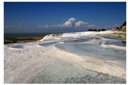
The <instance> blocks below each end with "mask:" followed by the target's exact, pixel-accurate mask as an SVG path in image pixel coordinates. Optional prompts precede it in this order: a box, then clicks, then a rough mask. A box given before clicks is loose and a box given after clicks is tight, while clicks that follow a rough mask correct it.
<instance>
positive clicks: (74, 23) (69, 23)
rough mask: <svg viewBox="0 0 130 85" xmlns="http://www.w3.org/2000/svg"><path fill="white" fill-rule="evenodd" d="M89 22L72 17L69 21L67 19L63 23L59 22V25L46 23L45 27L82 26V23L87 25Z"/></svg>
mask: <svg viewBox="0 0 130 85" xmlns="http://www.w3.org/2000/svg"><path fill="white" fill-rule="evenodd" d="M87 24H88V23H87V22H83V21H77V20H76V19H75V18H70V19H68V21H66V22H65V23H63V24H58V25H50V26H49V25H46V26H44V27H43V28H48V27H49V28H50V27H80V26H82V25H87Z"/></svg>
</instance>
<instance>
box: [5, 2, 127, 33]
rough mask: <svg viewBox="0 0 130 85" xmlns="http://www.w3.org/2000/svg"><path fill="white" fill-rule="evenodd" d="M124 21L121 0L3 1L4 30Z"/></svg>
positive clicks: (110, 24)
mask: <svg viewBox="0 0 130 85" xmlns="http://www.w3.org/2000/svg"><path fill="white" fill-rule="evenodd" d="M125 21H126V3H125V2H4V33H38V32H40V33H42V32H43V33H50V32H52V33H57V32H75V31H87V30H88V29H102V28H104V29H112V28H116V27H120V26H121V25H122V24H123V22H125Z"/></svg>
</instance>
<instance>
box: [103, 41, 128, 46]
mask: <svg viewBox="0 0 130 85" xmlns="http://www.w3.org/2000/svg"><path fill="white" fill-rule="evenodd" d="M105 44H106V45H116V46H122V47H126V44H124V43H123V42H122V41H106V42H105Z"/></svg>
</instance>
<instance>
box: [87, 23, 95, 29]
mask: <svg viewBox="0 0 130 85" xmlns="http://www.w3.org/2000/svg"><path fill="white" fill-rule="evenodd" d="M94 26H95V25H91V24H90V25H88V26H87V27H88V28H91V27H94Z"/></svg>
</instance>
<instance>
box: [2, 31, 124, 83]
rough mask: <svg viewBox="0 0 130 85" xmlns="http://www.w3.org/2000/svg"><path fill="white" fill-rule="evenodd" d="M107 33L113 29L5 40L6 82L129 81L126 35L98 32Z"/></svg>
mask: <svg viewBox="0 0 130 85" xmlns="http://www.w3.org/2000/svg"><path fill="white" fill-rule="evenodd" d="M105 33H108V34H111V33H113V32H111V31H110V32H109V31H105V32H100V33H97V32H78V33H64V34H62V35H61V34H59V35H53V36H55V37H53V36H52V35H51V36H49V35H47V36H46V37H44V38H43V39H42V40H39V41H36V42H29V43H16V44H5V45H4V83H6V84H8V83H13V84H14V83H51V84H53V83H62V84H64V83H81V84H82V83H93V84H96V83H102V84H104V83H112V84H113V83H118V84H120V83H126V44H125V43H123V41H124V40H125V38H113V37H104V36H99V35H97V34H105ZM116 33H117V32H116ZM58 36H59V37H58Z"/></svg>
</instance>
